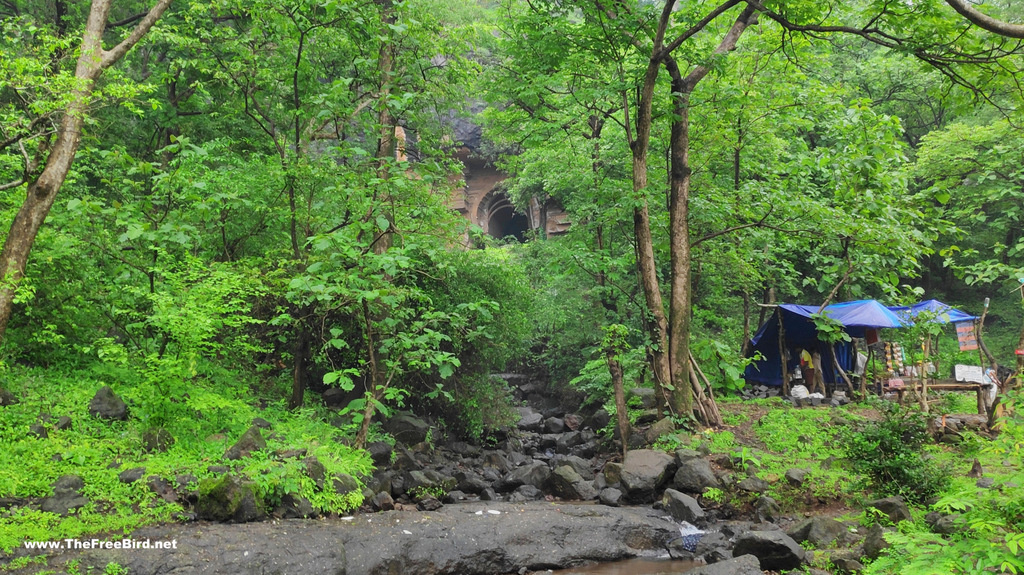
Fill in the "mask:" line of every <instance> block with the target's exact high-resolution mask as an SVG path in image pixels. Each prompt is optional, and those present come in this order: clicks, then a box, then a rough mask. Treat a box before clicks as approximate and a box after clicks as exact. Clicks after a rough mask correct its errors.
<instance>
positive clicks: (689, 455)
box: [676, 447, 702, 465]
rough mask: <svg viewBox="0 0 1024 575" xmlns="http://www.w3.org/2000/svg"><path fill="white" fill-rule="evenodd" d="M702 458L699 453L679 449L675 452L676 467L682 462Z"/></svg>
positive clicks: (683, 448)
mask: <svg viewBox="0 0 1024 575" xmlns="http://www.w3.org/2000/svg"><path fill="white" fill-rule="evenodd" d="M699 457H702V455H701V454H700V452H699V451H696V450H693V449H689V448H686V447H681V448H679V449H677V450H676V465H682V464H683V462H684V461H689V460H691V459H697V458H699Z"/></svg>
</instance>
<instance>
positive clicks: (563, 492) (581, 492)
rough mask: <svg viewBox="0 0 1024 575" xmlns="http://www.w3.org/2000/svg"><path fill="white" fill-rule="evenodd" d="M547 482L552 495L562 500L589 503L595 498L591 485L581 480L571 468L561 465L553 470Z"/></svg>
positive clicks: (595, 493)
mask: <svg viewBox="0 0 1024 575" xmlns="http://www.w3.org/2000/svg"><path fill="white" fill-rule="evenodd" d="M548 481H549V483H550V485H551V491H552V493H554V494H555V495H557V496H558V497H561V498H562V499H567V500H570V501H589V500H591V499H596V498H597V491H595V490H594V486H593V484H592V483H590V482H589V481H587V480H585V479H583V478H582V477H581V476H580V474H579V473H576V470H575V469H573V468H572V466H569V465H561V466H559V467H557V468H555V470H554V471H553V472H552V473H551V477H550V479H549V480H548Z"/></svg>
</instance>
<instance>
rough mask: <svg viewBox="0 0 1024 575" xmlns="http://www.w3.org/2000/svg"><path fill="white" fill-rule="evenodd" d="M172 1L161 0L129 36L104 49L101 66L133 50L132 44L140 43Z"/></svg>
mask: <svg viewBox="0 0 1024 575" xmlns="http://www.w3.org/2000/svg"><path fill="white" fill-rule="evenodd" d="M172 1H173V0H159V1H158V2H157V3H156V5H155V6H153V7H152V8H151V9H150V10H149V13H147V14H146V16H145V17H143V18H142V21H141V22H139V23H138V25H137V26H135V28H134V29H132V32H131V34H129V35H128V37H127V38H125V39H124V40H122V41H121V43H120V44H118V45H117V46H114V47H113V48H112V49H110V50H104V51H103V52H102V54H103V56H102V58H101V59H100V66H99V68H100V69H101V70H103V69H106V68H109V67H110V66H111V65H113V64H114V63H115V62H117V61H118V60H120V59H121V58H123V57H124V55H125V54H127V53H128V50H131V48H132V46H134V45H136V44H138V43H139V40H141V39H142V37H143V36H145V35H146V33H147V32H149V29H150V28H152V27H153V24H156V21H157V20H159V19H160V16H162V15H163V13H164V12H165V11H166V10H167V8H168V6H170V5H171V2H172Z"/></svg>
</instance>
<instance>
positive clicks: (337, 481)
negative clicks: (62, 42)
mask: <svg viewBox="0 0 1024 575" xmlns="http://www.w3.org/2000/svg"><path fill="white" fill-rule="evenodd" d="M353 491H359V482H358V481H356V480H355V478H354V477H352V476H351V475H349V474H348V473H336V474H335V475H334V492H335V493H337V494H338V495H345V494H347V493H352V492H353Z"/></svg>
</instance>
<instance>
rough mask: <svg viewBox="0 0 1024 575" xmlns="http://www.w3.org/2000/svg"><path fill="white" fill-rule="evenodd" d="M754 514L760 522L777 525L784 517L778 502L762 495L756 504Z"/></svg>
mask: <svg viewBox="0 0 1024 575" xmlns="http://www.w3.org/2000/svg"><path fill="white" fill-rule="evenodd" d="M754 512H755V513H757V518H758V520H760V521H767V522H768V523H775V522H776V521H778V519H779V517H780V516H781V515H782V508H781V507H779V503H778V501H775V500H774V499H772V498H771V497H769V496H767V495H762V496H761V497H758V498H757V501H755V502H754Z"/></svg>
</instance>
